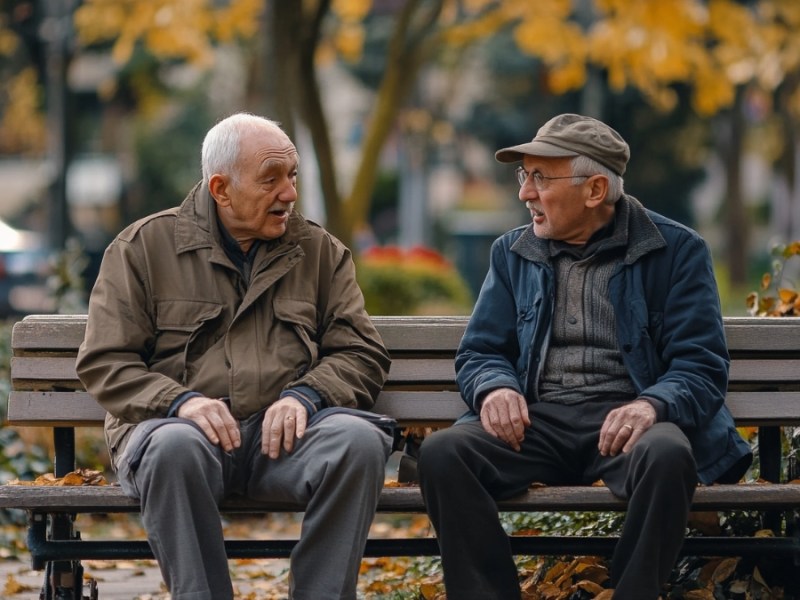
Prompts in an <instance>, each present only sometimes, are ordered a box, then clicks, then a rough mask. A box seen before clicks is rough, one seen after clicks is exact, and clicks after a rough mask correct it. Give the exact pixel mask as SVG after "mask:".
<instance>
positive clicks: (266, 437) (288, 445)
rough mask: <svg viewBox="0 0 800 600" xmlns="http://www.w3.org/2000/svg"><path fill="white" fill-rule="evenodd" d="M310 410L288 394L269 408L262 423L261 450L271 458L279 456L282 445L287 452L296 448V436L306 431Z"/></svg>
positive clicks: (299, 436) (298, 436) (301, 435)
mask: <svg viewBox="0 0 800 600" xmlns="http://www.w3.org/2000/svg"><path fill="white" fill-rule="evenodd" d="M307 422H308V411H307V410H306V407H305V406H303V404H302V403H301V402H300V401H299V400H297V399H296V398H292V397H291V396H286V397H284V398H281V399H280V400H278V401H277V402H276V403H275V404H273V405H272V406H270V407H269V408H268V409H267V412H266V413H265V414H264V422H263V423H262V425H261V452H262V454H266V455H267V456H269V457H270V458H278V456H280V453H281V445H283V449H284V450H286V452H287V453H288V452H291V451H292V450H293V449H294V440H295V438H297V439H300V438H302V437H303V435H304V434H305V432H306V424H307Z"/></svg>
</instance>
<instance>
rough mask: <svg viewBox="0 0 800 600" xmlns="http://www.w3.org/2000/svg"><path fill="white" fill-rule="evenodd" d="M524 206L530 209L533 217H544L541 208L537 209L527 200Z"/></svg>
mask: <svg viewBox="0 0 800 600" xmlns="http://www.w3.org/2000/svg"><path fill="white" fill-rule="evenodd" d="M525 206H526V207H527V209H528V210H529V211H531V215H533V216H534V217H544V213H543V212H542V211H541V210H539V209H537V208H536V207H535V206H534V205H533V204H531V203H530V202H528V203H527V204H526V205H525Z"/></svg>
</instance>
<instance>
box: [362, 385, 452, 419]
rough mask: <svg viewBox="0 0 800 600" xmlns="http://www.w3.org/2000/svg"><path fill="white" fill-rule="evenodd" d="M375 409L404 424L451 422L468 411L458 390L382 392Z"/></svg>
mask: <svg viewBox="0 0 800 600" xmlns="http://www.w3.org/2000/svg"><path fill="white" fill-rule="evenodd" d="M373 410H374V411H375V412H377V413H381V414H384V415H391V416H392V417H394V418H395V419H397V420H398V421H400V422H401V423H404V424H409V423H413V422H415V421H421V422H425V423H431V424H441V423H442V422H444V423H449V422H452V421H454V420H455V419H457V418H458V417H460V416H461V415H463V414H464V413H465V412H466V411H467V405H466V404H465V403H464V401H463V400H462V399H461V394H459V393H458V392H395V391H385V392H381V394H380V395H379V396H378V400H377V401H376V402H375V407H374V408H373Z"/></svg>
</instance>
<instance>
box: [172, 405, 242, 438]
mask: <svg viewBox="0 0 800 600" xmlns="http://www.w3.org/2000/svg"><path fill="white" fill-rule="evenodd" d="M176 415H177V416H178V417H181V418H182V419H189V420H190V421H194V422H195V423H197V425H198V426H199V427H200V429H202V430H203V433H205V434H206V437H207V438H208V439H209V441H210V442H211V443H212V444H219V445H220V446H221V447H222V449H223V450H225V452H230V451H231V450H233V449H234V448H238V447H239V445H240V444H241V443H242V440H241V437H240V434H239V423H238V422H237V421H236V419H234V418H233V415H232V414H231V411H230V410H229V409H228V406H227V405H226V404H225V403H224V402H222V401H221V400H215V399H213V398H206V397H205V396H195V397H193V398H189V399H188V400H187V401H186V402H184V403H183V404H182V405H181V407H180V408H179V409H178V412H177V413H176Z"/></svg>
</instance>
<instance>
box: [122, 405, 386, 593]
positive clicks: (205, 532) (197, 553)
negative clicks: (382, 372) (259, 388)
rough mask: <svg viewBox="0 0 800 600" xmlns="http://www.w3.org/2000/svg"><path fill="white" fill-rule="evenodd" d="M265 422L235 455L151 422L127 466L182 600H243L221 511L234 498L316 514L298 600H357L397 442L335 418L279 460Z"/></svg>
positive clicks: (168, 577) (174, 425) (254, 426)
mask: <svg viewBox="0 0 800 600" xmlns="http://www.w3.org/2000/svg"><path fill="white" fill-rule="evenodd" d="M262 419H263V413H259V414H257V415H254V416H253V417H251V418H250V419H248V420H246V421H242V422H241V424H240V428H241V433H242V436H241V437H242V445H241V446H240V447H239V448H237V449H236V450H234V451H233V452H230V453H226V452H224V451H223V450H222V449H221V448H220V447H219V446H215V445H214V444H211V443H210V442H209V441H208V439H207V438H206V437H205V435H204V434H203V433H202V432H201V431H200V430H199V429H198V428H196V427H195V426H194V425H192V424H190V423H189V422H187V421H184V420H183V419H154V420H151V421H146V422H145V423H143V424H141V425H139V426H138V427H137V428H136V429H135V430H134V433H133V434H132V437H131V440H130V442H129V443H128V446H127V448H126V449H125V452H124V454H123V456H122V457H121V459H120V460H119V461H117V462H118V466H117V474H118V478H119V481H120V485H121V486H122V489H123V490H124V491H125V493H126V494H127V495H129V496H131V497H133V498H136V499H138V500H139V501H140V503H141V507H142V521H143V523H144V527H145V530H146V532H147V538H148V541H149V543H150V546H151V548H152V549H153V553H154V554H155V557H156V560H157V561H158V564H159V567H160V569H161V573H162V576H163V577H164V581H165V582H166V584H167V587H168V588H169V591H170V594H171V596H172V598H173V600H188V599H191V600H226V599H232V598H233V589H232V583H231V578H230V573H229V571H228V561H227V556H226V554H225V548H224V537H223V532H222V524H221V520H220V515H219V509H218V504H219V502H220V501H221V500H222V499H223V498H225V497H226V496H228V495H230V494H234V493H236V494H242V495H245V496H247V497H249V498H252V499H254V500H269V501H287V502H300V503H304V504H305V505H306V511H305V516H304V518H303V525H302V530H301V535H300V541H299V543H298V544H297V545H296V546H295V548H294V550H293V551H292V555H291V560H290V596H291V598H293V599H295V600H303V599H314V600H319V599H322V600H324V599H339V598H347V599H355V597H356V583H357V578H358V570H359V565H360V562H361V558H362V555H363V552H364V546H365V544H366V539H367V534H368V532H369V527H370V524H371V523H372V519H373V516H374V514H375V507H376V506H377V502H378V496H379V494H380V491H381V488H382V486H383V480H384V469H385V464H386V459H387V458H388V456H389V453H390V451H391V440H390V438H389V436H387V435H386V434H385V433H383V432H382V431H380V430H379V429H378V428H377V427H375V426H373V425H371V424H370V423H368V422H366V421H364V420H363V419H360V418H358V417H355V416H351V415H331V416H329V417H327V418H325V419H322V420H321V421H319V422H318V423H315V424H314V425H312V426H310V427H309V428H308V429H307V430H306V433H305V435H304V437H303V438H302V439H301V440H297V441H296V443H295V448H294V450H293V451H292V452H291V454H288V455H287V454H286V453H285V452H283V451H282V453H281V456H280V457H279V458H278V459H275V460H273V459H270V458H268V457H267V456H265V455H263V454H262V453H261V421H262Z"/></svg>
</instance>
